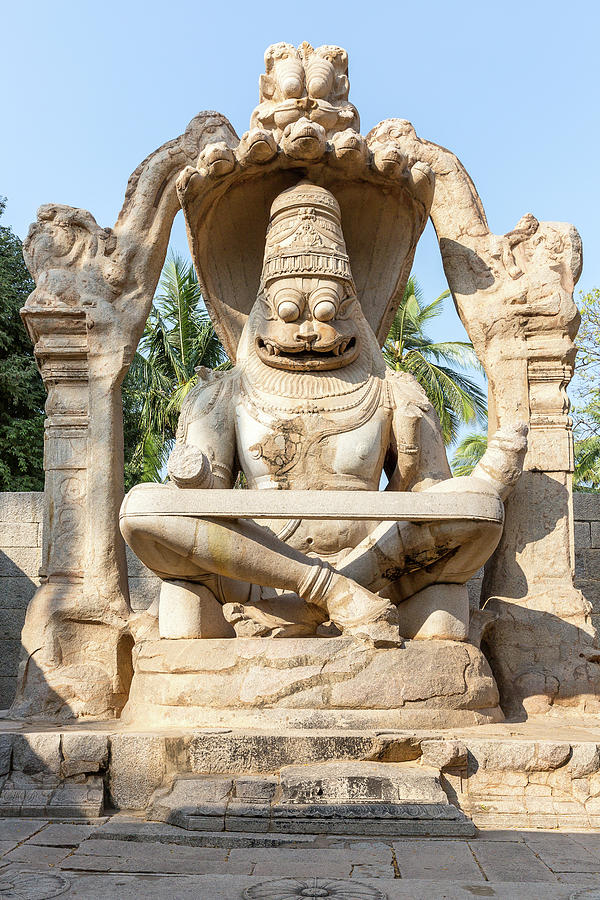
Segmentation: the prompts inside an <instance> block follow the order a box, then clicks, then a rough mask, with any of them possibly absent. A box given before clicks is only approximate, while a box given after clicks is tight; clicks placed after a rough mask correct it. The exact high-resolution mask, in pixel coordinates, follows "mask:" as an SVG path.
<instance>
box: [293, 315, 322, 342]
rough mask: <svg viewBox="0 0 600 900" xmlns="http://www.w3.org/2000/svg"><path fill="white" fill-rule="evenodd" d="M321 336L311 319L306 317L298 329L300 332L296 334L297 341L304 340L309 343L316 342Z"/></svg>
mask: <svg viewBox="0 0 600 900" xmlns="http://www.w3.org/2000/svg"><path fill="white" fill-rule="evenodd" d="M318 337H319V333H318V331H316V330H315V326H314V324H313V322H312V320H311V319H305V320H304V322H303V323H302V325H301V326H300V328H299V329H298V333H297V334H296V340H297V341H303V342H304V343H307V344H314V342H315V341H316V340H317V338H318Z"/></svg>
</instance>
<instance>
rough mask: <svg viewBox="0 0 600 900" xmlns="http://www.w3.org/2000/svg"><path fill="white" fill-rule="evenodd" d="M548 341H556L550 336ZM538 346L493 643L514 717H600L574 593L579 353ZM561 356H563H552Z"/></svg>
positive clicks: (491, 605) (488, 591)
mask: <svg viewBox="0 0 600 900" xmlns="http://www.w3.org/2000/svg"><path fill="white" fill-rule="evenodd" d="M546 337H548V336H546ZM528 343H529V345H530V346H529V349H530V355H529V358H528V360H527V372H526V378H527V389H528V397H529V424H530V432H529V449H528V452H527V457H526V459H525V467H524V469H525V470H524V472H523V475H522V477H521V479H520V481H519V483H518V484H517V487H516V489H515V491H514V493H513V495H512V496H511V497H510V498H509V500H508V502H507V504H506V523H505V529H504V534H503V537H502V540H501V542H500V544H499V546H498V548H497V550H496V552H495V554H494V556H493V557H492V559H491V560H490V561H489V562H488V564H487V565H486V574H485V579H484V584H483V592H482V600H483V603H484V604H485V607H486V609H488V610H490V611H491V612H493V613H494V614H495V616H496V619H495V621H494V622H493V624H492V626H491V628H490V630H489V632H488V634H487V636H486V639H485V642H484V649H485V650H486V653H487V655H488V657H489V659H490V662H491V664H492V667H493V669H494V673H495V675H496V678H497V680H498V683H499V687H500V690H501V694H502V697H503V705H504V708H505V711H506V712H508V713H510V714H512V715H514V716H517V717H522V716H524V715H530V714H540V713H548V712H552V711H553V710H555V709H561V710H562V711H563V712H564V711H565V708H567V709H568V708H571V709H573V711H574V712H592V713H597V712H598V710H599V709H600V700H599V688H600V677H599V670H598V663H597V658H598V652H597V636H596V634H595V630H594V628H593V626H592V624H591V620H590V615H589V613H590V608H589V604H588V603H587V601H586V600H585V599H584V597H583V596H582V594H581V592H580V591H579V590H577V589H576V588H575V587H574V586H573V574H574V534H573V493H572V471H573V436H572V431H571V419H570V417H569V415H568V412H569V400H568V396H567V386H568V384H569V382H570V380H571V377H572V375H573V361H572V360H573V355H574V353H573V351H572V350H571V352H569V353H567V354H561V347H564V343H563V342H562V341H559V340H556V341H555V342H554V347H553V346H552V342H551V341H550V340H548V339H547V340H546V341H540V340H539V339H538V340H537V341H536V342H535V343H534V344H533V346H532V343H533V342H528ZM552 351H554V352H552Z"/></svg>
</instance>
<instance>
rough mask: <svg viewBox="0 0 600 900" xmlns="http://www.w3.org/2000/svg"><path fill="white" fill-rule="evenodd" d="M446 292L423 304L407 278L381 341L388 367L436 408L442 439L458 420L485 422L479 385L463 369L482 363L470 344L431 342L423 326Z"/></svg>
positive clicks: (447, 437)
mask: <svg viewBox="0 0 600 900" xmlns="http://www.w3.org/2000/svg"><path fill="white" fill-rule="evenodd" d="M449 295H450V291H444V292H443V293H442V294H440V296H439V297H437V299H435V300H433V301H432V302H431V303H425V302H424V300H423V293H422V291H421V289H420V287H419V285H418V283H417V281H416V279H415V278H414V277H412V276H411V277H410V278H409V280H408V283H407V285H406V289H405V291H404V295H403V298H402V302H401V303H400V306H399V307H398V311H397V313H396V315H395V316H394V321H393V322H392V327H391V328H390V333H389V335H388V337H387V340H386V342H385V344H384V346H383V355H384V358H385V361H386V363H387V365H388V366H390V368H391V369H395V370H396V371H402V372H410V374H411V375H414V376H415V378H416V379H417V381H418V382H419V384H420V385H421V387H422V388H423V389H424V391H425V393H426V394H427V396H428V397H429V400H430V401H431V403H432V405H433V407H434V409H435V411H436V412H437V414H438V416H439V419H440V423H441V426H442V432H443V435H444V442H445V443H446V444H450V443H451V442H452V441H453V440H454V439H455V438H456V436H457V433H458V429H459V428H460V426H461V425H463V424H468V423H473V422H476V421H477V422H480V423H484V422H485V421H486V417H487V406H486V397H485V394H484V392H483V391H482V390H481V388H480V387H479V386H478V385H477V384H476V383H475V381H473V379H471V378H469V376H468V375H465V374H464V370H468V369H472V370H474V371H478V372H481V371H482V368H481V365H480V363H479V361H478V359H477V357H476V355H475V351H474V350H473V346H472V344H470V343H468V342H466V341H441V342H437V343H436V342H434V341H433V340H432V339H431V338H430V337H429V335H428V334H427V333H426V331H425V329H426V327H427V325H428V324H429V322H431V320H432V319H435V318H436V317H437V316H439V315H440V314H441V313H442V311H443V308H444V300H445V299H446V298H447V297H448V296H449Z"/></svg>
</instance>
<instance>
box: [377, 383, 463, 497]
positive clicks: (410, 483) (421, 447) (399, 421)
mask: <svg viewBox="0 0 600 900" xmlns="http://www.w3.org/2000/svg"><path fill="white" fill-rule="evenodd" d="M387 381H388V384H389V388H390V392H391V399H392V405H393V419H392V440H391V448H390V449H391V452H392V454H393V456H394V457H395V460H396V465H395V468H394V471H393V473H392V474H391V477H390V482H389V489H390V490H400V491H420V490H424V489H425V488H426V487H429V486H430V485H431V484H436V483H437V482H439V481H444V480H445V479H446V478H450V477H451V474H452V473H451V471H450V467H449V465H448V459H447V457H446V451H445V448H444V441H443V438H442V430H441V427H440V423H439V419H438V417H437V414H436V412H435V410H434V409H433V407H432V405H431V403H430V401H429V399H428V398H427V395H426V394H425V391H424V390H423V389H422V388H421V386H420V385H419V384H418V382H417V381H416V379H415V378H413V376H412V375H408V374H406V373H389V375H388V378H387Z"/></svg>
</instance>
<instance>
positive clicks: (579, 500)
mask: <svg viewBox="0 0 600 900" xmlns="http://www.w3.org/2000/svg"><path fill="white" fill-rule="evenodd" d="M573 514H574V517H575V520H576V521H582V520H584V521H588V522H590V521H592V520H594V519H596V521H600V497H599V496H598V495H597V494H586V493H583V492H581V491H574V492H573Z"/></svg>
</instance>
